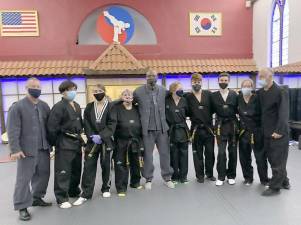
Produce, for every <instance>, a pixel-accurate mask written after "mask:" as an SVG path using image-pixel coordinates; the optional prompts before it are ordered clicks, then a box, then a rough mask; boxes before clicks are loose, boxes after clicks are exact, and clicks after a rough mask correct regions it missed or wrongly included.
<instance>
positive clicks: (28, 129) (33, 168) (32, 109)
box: [7, 78, 51, 220]
mask: <svg viewBox="0 0 301 225" xmlns="http://www.w3.org/2000/svg"><path fill="white" fill-rule="evenodd" d="M26 89H27V91H28V94H27V96H26V97H25V98H23V99H21V100H20V101H18V102H16V103H15V104H13V105H12V106H11V108H10V109H9V112H8V118H7V134H8V140H9V147H10V152H11V154H10V157H11V159H12V160H17V178H16V184H15V191H14V199H13V201H14V208H15V210H19V219H20V220H30V219H31V215H30V214H29V212H28V211H27V208H28V207H30V206H51V203H47V202H45V201H44V200H43V199H42V198H43V197H44V196H45V194H46V190H47V186H48V181H49V176H50V153H49V150H50V146H49V144H48V141H47V139H46V122H47V118H48V115H49V112H50V109H49V106H48V105H47V103H45V102H43V101H42V100H39V96H40V94H41V85H40V81H39V80H38V79H36V78H30V79H28V80H27V84H26ZM30 186H31V188H30Z"/></svg>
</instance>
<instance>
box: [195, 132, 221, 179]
mask: <svg viewBox="0 0 301 225" xmlns="http://www.w3.org/2000/svg"><path fill="white" fill-rule="evenodd" d="M192 152H193V163H194V169H195V173H196V177H197V178H203V177H204V174H206V176H207V177H212V176H213V167H214V162H215V156H214V136H213V134H210V133H209V132H208V130H207V128H199V129H197V131H196V133H195V136H194V140H193V143H192ZM204 155H205V173H204Z"/></svg>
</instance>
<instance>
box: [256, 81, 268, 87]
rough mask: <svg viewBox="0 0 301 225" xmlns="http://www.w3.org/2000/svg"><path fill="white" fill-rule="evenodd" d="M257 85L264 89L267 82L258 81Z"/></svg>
mask: <svg viewBox="0 0 301 225" xmlns="http://www.w3.org/2000/svg"><path fill="white" fill-rule="evenodd" d="M258 85H259V86H260V87H263V88H264V87H266V86H267V85H268V82H267V81H266V80H258Z"/></svg>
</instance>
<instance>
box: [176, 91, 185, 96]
mask: <svg viewBox="0 0 301 225" xmlns="http://www.w3.org/2000/svg"><path fill="white" fill-rule="evenodd" d="M176 95H177V96H179V97H183V96H184V91H183V90H177V91H176Z"/></svg>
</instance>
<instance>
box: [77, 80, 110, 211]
mask: <svg viewBox="0 0 301 225" xmlns="http://www.w3.org/2000/svg"><path fill="white" fill-rule="evenodd" d="M93 95H94V98H95V101H93V102H90V103H88V105H87V107H86V109H85V111H84V130H85V134H86V136H87V139H88V141H87V146H86V149H85V156H84V158H85V162H84V170H83V175H82V183H81V187H82V193H81V195H80V197H79V198H78V199H77V200H76V201H75V202H74V203H73V205H75V206H78V205H81V204H83V203H84V202H86V201H87V200H88V199H91V198H92V195H93V191H94V185H95V179H96V171H97V161H98V158H100V165H101V169H102V187H101V192H102V196H103V197H104V198H109V197H111V193H110V188H111V159H112V152H113V140H112V135H113V133H112V128H111V125H112V123H111V120H110V116H109V112H110V109H111V106H112V103H111V102H109V98H108V96H106V89H105V86H104V85H102V84H97V85H96V86H95V88H94V90H93Z"/></svg>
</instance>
